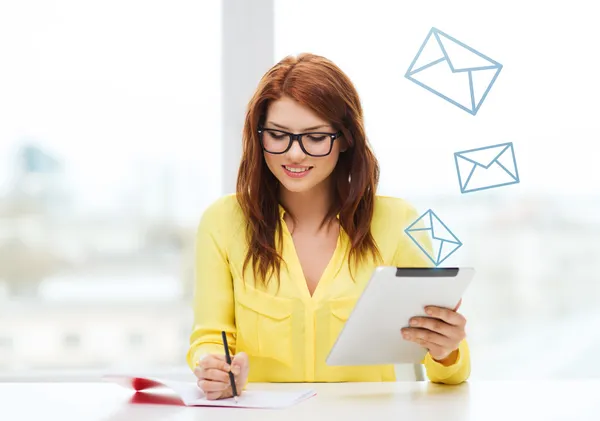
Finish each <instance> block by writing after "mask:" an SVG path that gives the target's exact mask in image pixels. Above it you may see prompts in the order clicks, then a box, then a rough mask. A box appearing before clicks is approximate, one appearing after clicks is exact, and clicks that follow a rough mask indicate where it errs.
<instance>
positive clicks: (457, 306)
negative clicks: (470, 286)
mask: <svg viewBox="0 0 600 421" xmlns="http://www.w3.org/2000/svg"><path fill="white" fill-rule="evenodd" d="M461 304H462V298H461V299H460V300H459V301H458V304H457V305H456V307H454V311H457V310H458V309H459V308H460V305H461Z"/></svg>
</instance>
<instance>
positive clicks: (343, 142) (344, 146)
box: [340, 137, 348, 153]
mask: <svg viewBox="0 0 600 421" xmlns="http://www.w3.org/2000/svg"><path fill="white" fill-rule="evenodd" d="M347 150H348V142H346V139H345V138H343V137H342V138H341V139H340V153H343V152H346V151H347Z"/></svg>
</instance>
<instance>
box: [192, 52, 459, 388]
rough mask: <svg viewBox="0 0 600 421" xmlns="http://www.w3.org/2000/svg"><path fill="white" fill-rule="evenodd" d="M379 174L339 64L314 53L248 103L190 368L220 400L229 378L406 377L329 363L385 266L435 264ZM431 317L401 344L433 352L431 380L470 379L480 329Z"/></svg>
mask: <svg viewBox="0 0 600 421" xmlns="http://www.w3.org/2000/svg"><path fill="white" fill-rule="evenodd" d="M378 177H379V167H378V164H377V161H376V159H375V156H374V155H373V153H372V151H371V149H370V148H369V145H368V142H367V138H366V135H365V131H364V127H363V114H362V107H361V104H360V101H359V98H358V95H357V92H356V90H355V88H354V86H353V85H352V82H351V81H350V80H349V79H348V77H347V76H346V75H345V74H344V73H343V72H342V71H341V70H340V69H339V68H338V67H337V66H336V65H335V64H333V63H332V62H330V61H329V60H327V59H325V58H323V57H320V56H316V55H312V54H303V55H300V56H299V57H298V58H293V57H286V58H285V59H284V60H282V61H281V62H279V63H278V64H276V65H275V66H274V67H273V68H271V69H270V70H269V71H268V72H267V73H266V74H265V75H264V76H263V78H262V80H261V81H260V84H259V86H258V89H257V91H256V93H255V94H254V96H253V98H252V99H251V101H250V103H249V106H248V111H247V115H246V121H245V125H244V131H243V157H242V160H241V165H240V168H239V173H238V179H237V192H236V194H232V195H228V196H225V197H223V198H220V199H219V200H217V201H216V202H215V203H214V204H212V205H211V206H209V208H208V209H207V210H206V211H205V213H204V215H203V216H202V219H201V221H200V224H199V228H198V232H197V238H196V249H197V256H196V272H197V273H196V284H195V296H194V327H193V331H192V334H191V338H190V345H191V346H190V349H189V352H188V355H187V361H188V364H189V365H190V367H191V368H192V369H193V370H194V373H195V374H196V376H197V377H198V385H199V387H200V388H202V390H204V391H205V392H206V395H207V397H208V398H209V399H220V398H225V397H230V396H231V395H232V391H231V388H230V386H229V377H228V370H231V371H232V372H233V373H234V375H235V378H236V384H237V389H238V391H241V390H242V389H243V388H244V387H245V385H246V383H247V382H248V381H255V382H342V381H393V380H395V375H394V367H393V366H387V365H386V366H369V367H330V366H327V365H326V363H325V359H326V356H327V354H328V352H329V350H330V349H331V346H332V345H333V343H334V341H335V339H336V337H337V335H338V334H339V332H340V330H341V328H342V326H343V324H344V322H345V321H346V320H347V318H348V316H349V314H350V312H351V310H352V308H353V306H354V304H355V302H356V300H357V299H358V297H359V296H360V294H361V292H362V290H363V288H364V287H365V285H366V282H367V281H368V280H369V278H370V276H371V274H372V272H373V270H374V268H375V267H376V266H378V265H389V266H399V267H400V266H401V267H419V266H421V267H422V266H429V263H428V261H427V259H426V256H425V255H424V254H422V252H421V251H420V250H419V249H418V248H417V247H416V246H414V245H413V243H412V242H411V241H410V239H409V238H408V237H407V236H406V235H405V234H404V232H403V229H404V228H405V227H406V226H408V225H409V224H410V223H412V222H413V221H414V220H416V219H417V218H418V216H419V215H418V214H417V213H416V211H415V209H414V208H413V207H411V206H410V205H409V204H408V203H406V202H405V201H403V200H401V199H396V198H391V197H383V196H376V195H375V190H376V187H377V182H378ZM423 241H424V242H426V241H428V240H427V239H425V238H424V239H423ZM431 310H432V313H431V317H430V318H427V319H423V318H415V320H414V321H415V322H416V323H417V324H416V325H415V326H414V327H410V328H407V329H405V330H404V331H403V332H398V335H401V334H402V335H404V338H405V339H406V340H410V341H414V342H417V343H419V344H420V345H422V346H423V347H425V348H427V350H428V353H427V356H426V358H425V359H424V361H423V363H424V365H425V367H426V370H427V375H428V378H429V379H430V380H431V381H434V382H440V383H448V384H450V383H452V384H456V383H460V382H463V381H465V380H466V379H467V378H468V376H469V373H470V359H469V350H468V347H467V343H466V341H465V340H464V338H465V331H464V326H465V323H466V321H465V319H464V317H463V316H462V315H460V314H458V313H457V312H456V310H457V309H454V310H450V309H441V308H432V309H431ZM221 331H225V332H226V334H227V341H228V344H229V347H230V352H231V353H232V354H235V357H234V358H233V361H232V364H231V367H230V366H228V365H227V364H226V362H225V358H224V355H223V354H224V350H223V343H222V339H221Z"/></svg>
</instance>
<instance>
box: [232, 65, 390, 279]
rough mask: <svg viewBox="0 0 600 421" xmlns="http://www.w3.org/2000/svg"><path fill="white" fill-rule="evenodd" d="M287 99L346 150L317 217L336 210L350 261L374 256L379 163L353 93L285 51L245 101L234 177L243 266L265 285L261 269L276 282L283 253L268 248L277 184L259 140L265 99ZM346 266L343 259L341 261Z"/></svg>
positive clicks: (277, 224) (335, 76) (331, 68)
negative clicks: (243, 223) (244, 246)
mask: <svg viewBox="0 0 600 421" xmlns="http://www.w3.org/2000/svg"><path fill="white" fill-rule="evenodd" d="M282 96H288V97H290V98H292V99H294V100H295V101H296V102H298V103H300V104H301V105H304V106H306V107H308V108H310V109H311V110H312V111H313V112H315V113H316V114H317V115H318V116H319V117H321V118H322V119H324V120H326V121H328V122H329V123H330V124H331V125H332V127H333V128H334V129H335V130H336V131H338V130H339V131H341V132H342V137H341V139H342V140H343V141H345V143H346V144H347V146H348V149H347V150H346V151H345V152H344V153H341V154H340V155H339V158H338V162H337V164H336V167H335V169H334V171H333V173H332V174H331V177H333V185H334V186H335V194H334V198H333V199H334V200H333V204H332V207H331V208H330V209H329V210H328V213H327V215H326V217H325V219H324V221H323V222H324V223H325V222H326V221H327V220H333V218H335V217H336V215H338V214H339V221H340V226H341V228H342V229H344V231H345V232H346V234H347V235H348V237H349V238H350V255H349V258H350V260H353V262H354V263H355V265H356V264H358V263H359V261H360V260H362V259H363V258H365V257H367V255H368V254H370V255H372V257H373V258H374V259H377V258H378V257H380V255H379V250H378V249H377V245H376V244H375V240H374V239H373V236H372V235H371V220H372V217H373V206H374V202H375V190H376V188H377V183H378V181H379V165H378V163H377V159H376V158H375V155H374V154H373V152H372V151H371V148H370V146H369V143H368V140H367V137H366V135H365V129H364V124H363V112H362V106H361V103H360V99H359V97H358V93H357V92H356V89H355V88H354V85H353V84H352V82H351V81H350V79H349V78H348V77H347V76H346V75H345V74H344V73H343V72H342V71H341V70H340V68H338V67H337V66H336V65H335V64H334V63H332V62H331V61H329V60H328V59H326V58H324V57H321V56H317V55H314V54H301V55H299V56H298V57H297V58H296V57H292V56H288V57H286V58H284V59H283V60H281V61H280V62H279V63H277V64H276V65H275V66H273V67H272V68H271V69H270V70H269V71H267V72H266V73H265V75H264V76H263V77H262V79H261V81H260V83H259V85H258V88H257V90H256V92H255V93H254V96H253V97H252V99H251V100H250V102H249V104H248V109H247V113H246V120H245V123H244V130H243V152H242V160H241V163H240V167H239V171H238V177H237V189H236V190H237V192H236V193H237V200H238V202H239V204H240V206H241V208H242V211H243V213H244V216H245V218H246V220H247V233H246V235H247V239H248V247H249V248H248V252H247V254H246V258H245V259H244V266H243V269H244V271H245V269H246V266H247V265H248V264H249V263H250V261H252V268H253V271H254V275H255V277H257V278H260V280H261V282H263V283H264V284H266V283H267V282H268V279H269V278H268V273H269V271H271V273H276V274H277V277H278V279H279V271H280V268H281V262H282V260H283V259H282V257H281V254H280V250H276V248H275V233H276V232H277V231H279V240H280V241H279V244H283V243H282V229H281V228H282V227H281V220H280V217H279V200H278V189H279V181H278V180H277V178H276V177H275V176H274V175H273V174H272V173H271V171H270V170H269V168H268V167H267V165H266V162H265V160H264V156H263V150H262V147H261V144H260V140H259V137H258V132H257V130H258V127H259V126H260V125H262V124H264V120H265V118H266V112H267V108H268V106H269V104H270V103H271V102H272V101H276V100H278V99H280V98H281V97H282ZM348 264H350V262H348Z"/></svg>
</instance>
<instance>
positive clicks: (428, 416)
mask: <svg viewBox="0 0 600 421" xmlns="http://www.w3.org/2000/svg"><path fill="white" fill-rule="evenodd" d="M306 387H311V388H314V389H316V390H317V396H315V397H313V398H311V399H309V400H307V401H304V402H302V403H299V404H297V405H295V406H293V407H291V408H288V409H282V410H281V409H280V410H256V409H236V408H233V409H229V408H202V407H184V406H178V405H176V404H174V403H173V402H171V403H170V404H167V403H163V404H158V403H156V402H154V403H151V401H152V396H156V395H153V394H151V393H138V394H135V393H134V392H133V391H129V390H127V389H125V388H122V387H120V386H118V385H113V384H110V383H0V419H2V420H7V421H8V420H10V421H20V420H27V421H29V420H31V421H43V420H61V421H88V420H89V421H100V420H102V421H136V420H140V421H142V420H143V421H156V420H168V421H193V420H211V421H219V420H228V421H233V420H239V421H253V420H260V421H268V420H278V421H281V420H284V421H295V420H302V421H304V420H308V421H317V420H333V421H350V420H361V421H364V420H368V421H379V420H381V421H388V420H394V421H396V420H397V421H419V420H438V421H454V420H456V421H470V420H473V421H491V420H511V421H512V420H544V421H549V420H557V421H558V420H561V421H563V420H564V421H576V420H587V421H592V420H596V421H597V420H600V379H598V380H582V381H564V382H559V381H556V382H467V383H464V384H462V385H459V386H446V385H436V384H432V383H429V382H398V383H341V384H251V385H250V388H253V389H259V388H260V389H292V388H306ZM161 396H164V395H161Z"/></svg>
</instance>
